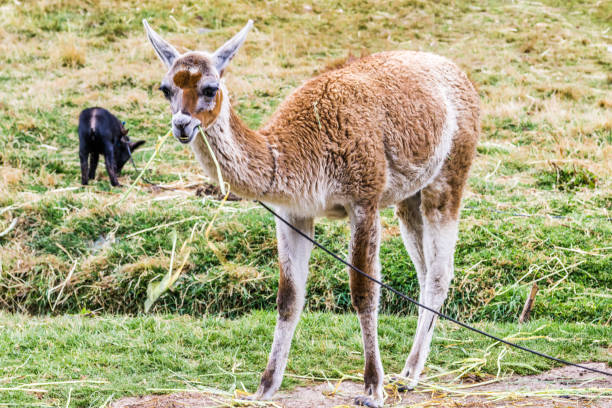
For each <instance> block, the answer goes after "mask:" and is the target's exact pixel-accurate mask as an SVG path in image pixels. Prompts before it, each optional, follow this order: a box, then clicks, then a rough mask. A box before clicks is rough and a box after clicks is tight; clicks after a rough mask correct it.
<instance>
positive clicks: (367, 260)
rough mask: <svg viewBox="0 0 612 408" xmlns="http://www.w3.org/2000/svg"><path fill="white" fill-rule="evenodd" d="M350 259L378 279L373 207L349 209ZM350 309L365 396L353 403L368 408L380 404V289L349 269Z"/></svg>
mask: <svg viewBox="0 0 612 408" xmlns="http://www.w3.org/2000/svg"><path fill="white" fill-rule="evenodd" d="M350 215H351V246H350V259H351V262H352V264H353V265H354V266H356V267H357V268H359V269H361V270H362V271H363V272H365V273H367V274H368V275H370V276H372V277H373V278H376V279H380V262H379V257H378V250H379V247H380V219H379V215H378V209H377V208H376V207H373V206H358V207H354V208H353V209H352V210H351V214H350ZM349 273H350V277H351V297H352V301H353V307H354V308H355V310H356V311H357V314H358V316H359V323H360V324H361V334H362V337H363V352H364V356H365V368H364V371H363V380H364V382H365V395H364V396H361V397H357V398H356V399H355V403H356V404H357V405H364V406H367V407H381V406H382V405H383V377H384V372H383V367H382V362H381V361H380V352H379V350H378V329H377V327H378V324H377V320H378V299H379V295H380V288H379V286H378V285H377V284H375V283H374V282H372V281H370V280H369V279H368V278H366V277H364V276H362V275H361V274H359V273H357V272H355V271H354V270H352V269H349Z"/></svg>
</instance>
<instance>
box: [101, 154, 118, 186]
mask: <svg viewBox="0 0 612 408" xmlns="http://www.w3.org/2000/svg"><path fill="white" fill-rule="evenodd" d="M104 164H106V172H107V173H108V176H109V177H110V181H111V185H113V186H115V187H116V186H118V185H119V180H117V163H116V161H115V149H113V146H112V145H111V144H110V143H106V144H104Z"/></svg>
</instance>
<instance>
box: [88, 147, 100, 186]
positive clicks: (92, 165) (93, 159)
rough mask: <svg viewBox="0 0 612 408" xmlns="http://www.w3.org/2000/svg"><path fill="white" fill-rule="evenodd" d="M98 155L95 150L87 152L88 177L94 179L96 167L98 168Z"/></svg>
mask: <svg viewBox="0 0 612 408" xmlns="http://www.w3.org/2000/svg"><path fill="white" fill-rule="evenodd" d="M99 158H100V155H99V154H98V153H95V152H91V153H90V154H89V179H90V180H94V179H95V178H96V169H97V168H98V159H99Z"/></svg>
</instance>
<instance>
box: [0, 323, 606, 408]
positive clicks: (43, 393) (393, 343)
mask: <svg viewBox="0 0 612 408" xmlns="http://www.w3.org/2000/svg"><path fill="white" fill-rule="evenodd" d="M274 322H275V314H274V313H273V312H255V313H252V314H248V315H245V316H243V317H241V318H239V319H236V320H226V319H223V318H218V317H207V318H204V319H201V318H193V317H189V316H176V315H166V316H147V317H117V316H100V317H96V318H93V319H92V318H88V317H83V316H63V317H45V318H39V317H34V318H32V317H27V316H23V315H18V314H17V315H9V314H2V313H0V350H3V351H2V352H0V406H7V405H6V404H5V403H7V402H10V403H11V404H13V406H20V407H23V406H28V404H33V405H34V406H45V407H46V406H56V407H64V406H66V403H67V401H68V400H69V398H70V402H71V406H76V407H102V406H104V403H105V402H106V401H108V400H109V399H110V398H118V397H121V396H126V395H142V394H150V393H160V392H164V391H165V392H171V391H172V390H175V391H176V390H185V389H204V388H206V387H213V388H217V389H221V390H224V391H229V392H233V391H234V390H236V389H240V390H247V391H249V392H254V391H255V388H256V387H257V385H258V383H259V374H260V370H261V369H262V367H263V366H264V365H265V363H266V359H267V356H268V352H269V347H270V345H271V343H272V334H273V330H274ZM415 325H416V319H412V318H409V319H406V318H399V317H396V316H383V317H382V319H381V324H380V330H379V336H380V347H381V354H382V356H383V364H384V365H385V370H386V372H387V373H389V374H390V373H397V372H398V371H399V370H401V368H402V367H403V364H404V360H405V358H406V355H407V353H408V351H409V349H410V344H411V336H412V335H413V334H414V327H415ZM478 327H479V328H481V329H484V330H489V331H494V332H496V333H497V334H499V335H501V336H502V337H505V338H507V339H508V340H511V341H512V340H521V343H522V344H524V345H527V346H529V347H535V348H538V349H539V350H541V351H545V352H547V353H551V354H554V355H557V356H559V357H565V358H573V359H577V360H578V361H587V360H601V361H609V362H612V358H611V356H610V355H609V353H607V351H606V348H605V347H606V346H610V345H611V342H610V339H611V338H612V329H611V328H610V326H594V325H586V324H575V323H574V324H571V323H566V324H559V323H553V322H551V321H546V320H537V321H533V322H530V323H529V324H527V325H524V326H521V327H518V326H517V325H516V324H478ZM360 348H361V334H360V333H359V323H358V321H357V318H356V317H355V316H354V315H339V314H331V313H314V314H312V313H307V314H306V315H305V316H304V318H303V320H302V322H301V323H300V325H299V326H298V329H297V332H296V336H295V340H294V344H293V349H292V351H291V356H290V359H289V364H288V366H287V375H286V376H285V380H284V382H283V387H288V386H292V385H296V384H298V383H302V384H303V383H304V382H309V379H311V381H312V380H317V379H318V380H324V379H330V380H331V379H339V378H342V377H344V376H347V377H349V378H354V379H356V380H357V381H359V378H360V375H361V373H362V356H361V353H360V351H359V350H360ZM549 367H550V364H549V362H548V361H547V360H543V359H533V358H525V354H523V353H522V352H519V351H515V350H509V349H507V348H506V347H503V346H500V345H499V344H491V342H489V341H488V340H486V339H483V338H482V337H481V336H479V335H476V334H473V333H471V332H466V331H465V330H461V329H458V328H457V327H455V326H453V325H450V324H448V323H446V322H445V323H442V324H440V326H439V327H438V328H437V329H436V339H435V340H434V343H433V346H432V351H431V357H430V360H429V363H428V371H427V372H426V373H425V374H424V375H425V376H427V377H429V376H434V375H436V374H439V373H443V372H448V371H451V370H457V371H456V372H455V373H454V374H455V375H461V374H462V373H466V372H467V373H469V374H470V375H471V378H472V379H489V378H490V375H502V376H503V375H504V374H507V373H510V372H518V373H523V374H530V373H534V372H538V371H540V370H543V369H546V368H549ZM69 395H70V397H69ZM11 404H9V406H11Z"/></svg>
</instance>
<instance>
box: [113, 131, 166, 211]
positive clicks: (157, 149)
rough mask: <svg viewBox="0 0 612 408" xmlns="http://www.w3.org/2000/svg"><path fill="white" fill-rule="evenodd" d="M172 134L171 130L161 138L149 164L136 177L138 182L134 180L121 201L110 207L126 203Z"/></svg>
mask: <svg viewBox="0 0 612 408" xmlns="http://www.w3.org/2000/svg"><path fill="white" fill-rule="evenodd" d="M171 133H172V131H171V130H169V131H168V133H166V134H165V135H164V136H162V137H161V138H159V139H158V140H157V143H156V144H155V150H154V151H153V154H152V155H151V157H150V158H149V161H147V164H145V165H144V167H143V168H142V170H141V171H140V174H139V175H138V177H136V180H134V182H133V183H132V184H130V186H129V187H128V189H127V190H125V192H124V193H123V194H122V195H121V197H119V200H117V201H116V202H114V203H112V204H110V205H114V206H116V205H119V204H121V203H122V202H123V201H125V199H126V198H127V196H128V195H129V194H130V192H131V191H132V190H133V189H134V186H135V185H136V183H138V182H139V181H140V179H141V178H142V176H143V174H144V172H145V171H147V170H148V169H149V166H150V165H151V163H153V159H155V157H156V156H157V154H158V153H159V149H161V147H162V145H163V144H164V142H165V141H166V139H167V138H168V136H170V134H171Z"/></svg>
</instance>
